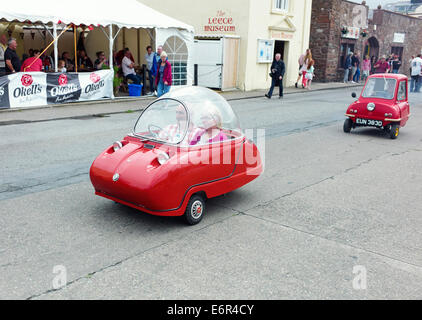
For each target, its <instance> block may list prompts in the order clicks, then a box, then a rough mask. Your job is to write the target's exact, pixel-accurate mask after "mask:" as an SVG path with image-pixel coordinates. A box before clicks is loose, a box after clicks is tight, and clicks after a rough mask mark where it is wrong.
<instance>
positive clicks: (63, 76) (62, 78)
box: [59, 74, 67, 86]
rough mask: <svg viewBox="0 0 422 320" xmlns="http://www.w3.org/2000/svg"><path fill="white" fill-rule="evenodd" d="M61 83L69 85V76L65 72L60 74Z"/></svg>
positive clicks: (61, 84)
mask: <svg viewBox="0 0 422 320" xmlns="http://www.w3.org/2000/svg"><path fill="white" fill-rule="evenodd" d="M59 85H60V86H65V85H67V76H66V75H65V74H61V75H60V76H59Z"/></svg>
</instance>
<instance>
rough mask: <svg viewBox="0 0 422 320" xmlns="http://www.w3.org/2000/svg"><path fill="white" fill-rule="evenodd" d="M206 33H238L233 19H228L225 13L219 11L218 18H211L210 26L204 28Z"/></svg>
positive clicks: (209, 19)
mask: <svg viewBox="0 0 422 320" xmlns="http://www.w3.org/2000/svg"><path fill="white" fill-rule="evenodd" d="M204 31H211V32H236V26H234V25H233V18H232V17H227V16H226V13H225V12H224V11H221V10H219V11H217V16H216V17H209V18H208V24H207V25H205V26H204Z"/></svg>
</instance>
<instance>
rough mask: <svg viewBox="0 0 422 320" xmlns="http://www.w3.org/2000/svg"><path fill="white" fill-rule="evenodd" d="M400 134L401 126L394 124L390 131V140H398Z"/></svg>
mask: <svg viewBox="0 0 422 320" xmlns="http://www.w3.org/2000/svg"><path fill="white" fill-rule="evenodd" d="M399 133H400V125H398V124H392V125H391V130H390V138H391V139H393V140H394V139H397V137H398V136H399Z"/></svg>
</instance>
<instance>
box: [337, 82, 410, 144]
mask: <svg viewBox="0 0 422 320" xmlns="http://www.w3.org/2000/svg"><path fill="white" fill-rule="evenodd" d="M407 86H408V84H407V77H406V76H405V75H402V74H374V75H371V76H370V77H369V78H368V80H367V81H366V84H365V87H364V88H363V90H362V94H361V96H360V97H359V99H358V100H357V101H355V102H353V103H352V104H351V105H350V106H349V108H348V109H347V112H346V116H347V117H348V118H347V119H346V120H345V122H344V126H343V129H344V132H346V133H348V132H350V131H351V130H352V129H355V128H357V127H375V128H379V129H383V130H384V131H385V132H386V133H387V134H388V135H389V136H390V138H391V139H396V138H397V137H398V135H399V132H400V127H404V126H405V125H406V122H407V120H408V119H409V116H410V109H409V102H408V96H407V95H408V93H407V92H408V89H407ZM352 97H354V98H356V94H355V93H352Z"/></svg>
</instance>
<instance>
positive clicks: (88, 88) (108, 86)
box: [79, 70, 114, 101]
mask: <svg viewBox="0 0 422 320" xmlns="http://www.w3.org/2000/svg"><path fill="white" fill-rule="evenodd" d="M113 78H114V72H113V71H110V70H98V71H95V72H91V73H79V82H80V84H81V88H82V92H81V97H80V98H79V101H86V100H97V99H101V98H111V95H112V93H113Z"/></svg>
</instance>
